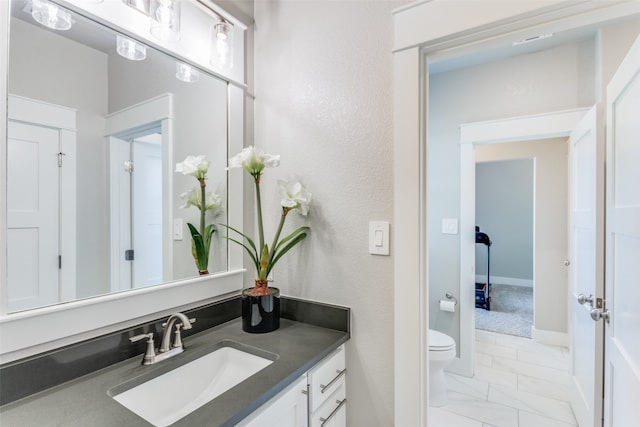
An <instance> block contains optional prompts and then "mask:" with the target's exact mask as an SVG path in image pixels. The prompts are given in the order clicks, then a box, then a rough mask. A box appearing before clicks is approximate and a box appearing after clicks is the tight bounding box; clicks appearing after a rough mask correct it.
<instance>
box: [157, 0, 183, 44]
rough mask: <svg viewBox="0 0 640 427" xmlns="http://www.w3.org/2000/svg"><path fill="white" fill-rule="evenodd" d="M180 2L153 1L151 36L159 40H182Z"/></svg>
mask: <svg viewBox="0 0 640 427" xmlns="http://www.w3.org/2000/svg"><path fill="white" fill-rule="evenodd" d="M180 4H181V3H180V0H151V9H150V12H151V13H150V17H151V28H150V31H151V34H152V35H153V36H154V37H155V38H157V39H158V40H162V41H165V42H177V41H178V40H180Z"/></svg>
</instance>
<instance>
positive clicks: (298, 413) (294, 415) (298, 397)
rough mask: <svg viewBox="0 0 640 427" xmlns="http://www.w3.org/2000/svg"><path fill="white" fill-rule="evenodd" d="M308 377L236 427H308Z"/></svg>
mask: <svg viewBox="0 0 640 427" xmlns="http://www.w3.org/2000/svg"><path fill="white" fill-rule="evenodd" d="M306 393H307V376H306V375H303V376H302V377H300V378H299V379H298V380H297V381H296V382H294V383H293V384H292V385H290V386H289V387H288V388H286V389H285V390H284V391H282V392H280V393H279V394H278V395H277V396H275V397H274V398H272V399H271V400H269V401H268V402H267V403H265V404H264V405H262V406H261V407H260V408H259V409H258V410H256V411H255V412H253V413H252V414H251V415H249V416H248V417H247V418H245V419H244V420H242V421H241V422H240V423H238V424H236V426H242V427H307V426H308V416H307V414H308V413H307V394H306Z"/></svg>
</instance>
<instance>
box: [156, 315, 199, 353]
mask: <svg viewBox="0 0 640 427" xmlns="http://www.w3.org/2000/svg"><path fill="white" fill-rule="evenodd" d="M178 320H180V323H178V324H177V325H175V326H176V330H175V332H174V334H175V336H176V337H175V339H174V341H173V345H171V330H172V329H173V325H174V324H175V323H176V321H178ZM195 321H196V319H189V318H188V317H187V316H185V315H184V314H182V313H173V314H172V315H171V316H169V318H168V319H167V323H163V324H162V326H163V327H164V332H163V333H162V342H161V344H160V348H159V349H158V353H166V352H167V351H170V350H172V349H174V348H180V349H182V350H184V346H183V345H182V338H181V337H180V330H181V329H191V324H192V323H193V322H195Z"/></svg>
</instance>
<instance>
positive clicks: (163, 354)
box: [129, 313, 196, 365]
mask: <svg viewBox="0 0 640 427" xmlns="http://www.w3.org/2000/svg"><path fill="white" fill-rule="evenodd" d="M195 321H196V319H189V318H188V317H187V316H185V315H184V314H182V313H173V314H172V315H171V316H169V318H168V319H167V322H166V323H163V324H162V327H163V328H164V331H163V332H162V342H161V344H160V347H159V348H158V351H157V352H156V349H155V346H154V341H153V332H151V333H148V334H141V335H136V336H134V337H131V338H129V341H131V342H137V341H140V340H143V339H146V340H147V349H146V351H145V353H144V357H143V358H142V364H143V365H153V364H154V363H156V362H160V361H161V360H164V359H168V358H170V357H173V356H175V355H176V354H180V353H182V352H183V351H184V345H183V344H182V338H181V336H180V331H181V330H182V329H191V324H192V323H194V322H195ZM176 322H179V323H177V324H176ZM174 325H175V331H173V334H174V335H175V338H174V340H173V344H171V332H172V329H173V328H174Z"/></svg>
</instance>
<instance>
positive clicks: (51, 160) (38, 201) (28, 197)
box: [7, 96, 76, 311]
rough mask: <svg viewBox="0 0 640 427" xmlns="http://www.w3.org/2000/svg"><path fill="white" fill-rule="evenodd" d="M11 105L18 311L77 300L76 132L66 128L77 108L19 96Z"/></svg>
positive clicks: (13, 272)
mask: <svg viewBox="0 0 640 427" xmlns="http://www.w3.org/2000/svg"><path fill="white" fill-rule="evenodd" d="M9 106H10V108H9V117H10V120H9V122H8V138H7V153H8V155H9V156H10V158H11V162H8V164H7V214H8V215H7V249H8V250H7V254H8V264H7V265H8V271H7V273H8V274H7V275H8V277H7V281H8V287H9V289H8V304H9V310H11V311H17V310H25V309H29V308H34V307H40V306H43V305H49V304H55V303H59V302H62V301H68V300H71V299H75V294H76V290H75V279H74V278H75V247H76V241H75V224H74V223H73V222H75V214H74V212H75V209H76V207H75V204H76V196H75V132H74V131H69V130H64V129H63V128H64V127H65V126H67V125H74V124H75V112H74V111H71V110H69V109H66V108H64V107H57V106H54V105H51V104H45V103H41V102H39V101H34V100H30V99H27V98H22V97H15V96H10V97H9ZM61 117H63V118H64V119H60V120H58V118H61ZM65 121H67V123H66V125H65ZM65 277H71V279H70V280H65V281H63V278H65Z"/></svg>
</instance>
